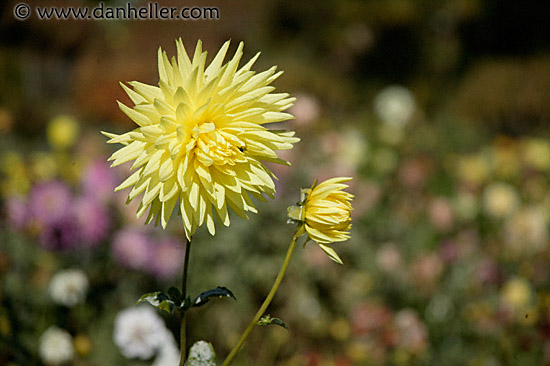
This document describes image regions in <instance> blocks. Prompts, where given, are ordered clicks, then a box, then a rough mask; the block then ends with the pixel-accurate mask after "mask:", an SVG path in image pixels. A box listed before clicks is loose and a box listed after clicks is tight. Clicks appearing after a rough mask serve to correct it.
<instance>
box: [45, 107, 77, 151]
mask: <svg viewBox="0 0 550 366" xmlns="http://www.w3.org/2000/svg"><path fill="white" fill-rule="evenodd" d="M78 130H79V128H78V122H77V121H76V119H74V118H73V117H71V116H68V115H58V116H56V117H54V118H52V120H51V121H50V123H48V127H47V130H46V136H47V138H48V142H49V143H50V144H51V145H52V146H53V147H54V148H56V149H59V150H64V149H67V148H69V147H71V146H73V145H74V144H75V142H76V139H77V138H78Z"/></svg>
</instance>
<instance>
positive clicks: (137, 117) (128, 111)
mask: <svg viewBox="0 0 550 366" xmlns="http://www.w3.org/2000/svg"><path fill="white" fill-rule="evenodd" d="M117 103H118V107H119V108H120V110H121V111H122V112H124V114H125V115H127V116H128V117H129V118H130V119H131V120H132V121H134V122H135V123H137V124H138V125H139V126H148V125H150V124H151V121H150V120H149V119H148V118H147V117H146V116H145V115H143V114H141V113H139V112H137V111H136V110H135V109H132V108H130V107H128V106H126V105H124V104H122V103H121V102H119V101H118V100H117Z"/></svg>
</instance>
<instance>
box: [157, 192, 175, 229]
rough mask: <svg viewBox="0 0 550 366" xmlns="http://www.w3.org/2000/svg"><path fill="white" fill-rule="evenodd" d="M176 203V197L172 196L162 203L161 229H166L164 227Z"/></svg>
mask: <svg viewBox="0 0 550 366" xmlns="http://www.w3.org/2000/svg"><path fill="white" fill-rule="evenodd" d="M177 201H178V197H177V196H174V197H173V198H171V199H170V200H168V201H166V202H162V209H161V218H160V222H161V225H162V228H163V229H166V225H167V224H168V220H169V219H170V216H172V212H173V211H174V206H175V205H176V202H177Z"/></svg>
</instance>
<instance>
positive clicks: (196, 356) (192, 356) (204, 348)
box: [189, 341, 216, 366]
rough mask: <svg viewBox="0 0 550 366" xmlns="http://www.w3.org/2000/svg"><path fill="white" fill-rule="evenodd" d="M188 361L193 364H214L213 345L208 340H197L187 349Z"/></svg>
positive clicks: (214, 365) (204, 365)
mask: <svg viewBox="0 0 550 366" xmlns="http://www.w3.org/2000/svg"><path fill="white" fill-rule="evenodd" d="M189 361H190V362H193V365H201V366H216V354H215V353H214V347H212V345H211V344H210V343H208V342H205V341H198V342H197V343H195V344H194V345H193V346H192V347H191V349H190V350H189Z"/></svg>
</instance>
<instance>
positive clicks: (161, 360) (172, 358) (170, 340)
mask: <svg viewBox="0 0 550 366" xmlns="http://www.w3.org/2000/svg"><path fill="white" fill-rule="evenodd" d="M179 361H180V350H179V348H178V346H177V344H176V340H175V339H174V336H173V335H172V334H171V333H169V332H168V334H167V337H166V339H165V341H164V342H163V343H162V345H161V348H160V350H159V352H158V355H157V357H156V358H155V362H153V365H152V366H176V365H179Z"/></svg>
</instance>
